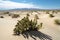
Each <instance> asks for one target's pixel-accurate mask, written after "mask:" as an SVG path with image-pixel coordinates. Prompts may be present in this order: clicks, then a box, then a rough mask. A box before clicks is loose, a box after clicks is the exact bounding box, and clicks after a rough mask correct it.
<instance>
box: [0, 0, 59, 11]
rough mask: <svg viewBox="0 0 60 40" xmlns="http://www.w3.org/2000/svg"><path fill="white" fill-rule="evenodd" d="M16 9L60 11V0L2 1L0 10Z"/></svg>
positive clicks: (0, 1) (0, 0)
mask: <svg viewBox="0 0 60 40" xmlns="http://www.w3.org/2000/svg"><path fill="white" fill-rule="evenodd" d="M16 8H38V9H60V0H0V10H4V9H16Z"/></svg>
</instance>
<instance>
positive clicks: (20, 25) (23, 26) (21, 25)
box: [14, 16, 42, 35]
mask: <svg viewBox="0 0 60 40" xmlns="http://www.w3.org/2000/svg"><path fill="white" fill-rule="evenodd" d="M41 27H42V23H41V24H40V25H38V24H37V21H32V20H29V18H28V16H26V17H24V18H23V19H21V20H20V21H18V22H17V24H16V25H15V28H14V34H15V35H19V34H22V33H24V32H26V31H34V30H35V31H38V30H39V29H40V28H41Z"/></svg>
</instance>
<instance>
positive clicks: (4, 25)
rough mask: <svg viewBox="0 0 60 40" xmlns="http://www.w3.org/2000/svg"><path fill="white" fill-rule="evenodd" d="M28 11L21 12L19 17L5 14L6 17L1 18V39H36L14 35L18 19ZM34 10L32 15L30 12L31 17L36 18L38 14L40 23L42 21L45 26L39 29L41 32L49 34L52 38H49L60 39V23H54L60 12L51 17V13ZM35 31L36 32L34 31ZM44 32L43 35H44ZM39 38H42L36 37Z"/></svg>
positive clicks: (59, 17) (59, 16)
mask: <svg viewBox="0 0 60 40" xmlns="http://www.w3.org/2000/svg"><path fill="white" fill-rule="evenodd" d="M27 13H30V12H23V14H19V15H20V17H19V18H11V16H6V15H3V16H4V18H0V40H34V39H33V38H31V37H30V36H29V39H27V38H24V37H23V36H22V35H21V36H14V35H13V29H14V27H15V25H16V23H17V20H20V19H22V18H23V17H24V16H26V14H27ZM39 13H40V14H38V13H37V12H33V13H32V15H31V14H30V17H29V18H30V19H33V18H34V15H35V14H37V15H38V16H39V19H38V23H40V22H42V23H43V27H42V28H41V29H40V30H39V31H40V32H42V33H44V34H46V35H49V36H51V37H52V39H48V40H60V25H56V24H54V20H55V19H60V12H58V13H57V14H54V16H55V17H53V18H50V17H49V14H46V13H45V12H39ZM33 33H34V32H33ZM44 34H43V35H44ZM35 38H36V39H37V40H41V38H40V39H39V38H38V37H35Z"/></svg>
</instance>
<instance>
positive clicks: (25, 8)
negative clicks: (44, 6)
mask: <svg viewBox="0 0 60 40" xmlns="http://www.w3.org/2000/svg"><path fill="white" fill-rule="evenodd" d="M11 10H40V9H38V8H16V9H11Z"/></svg>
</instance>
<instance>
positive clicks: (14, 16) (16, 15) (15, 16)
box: [12, 14, 20, 18]
mask: <svg viewBox="0 0 60 40" xmlns="http://www.w3.org/2000/svg"><path fill="white" fill-rule="evenodd" d="M17 17H20V16H19V15H18V14H13V15H12V18H17Z"/></svg>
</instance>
